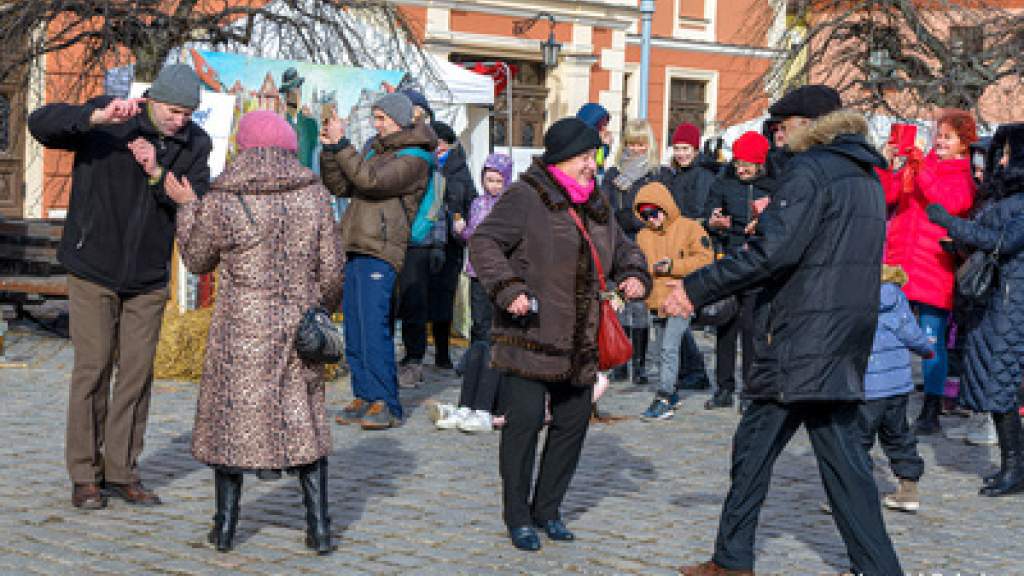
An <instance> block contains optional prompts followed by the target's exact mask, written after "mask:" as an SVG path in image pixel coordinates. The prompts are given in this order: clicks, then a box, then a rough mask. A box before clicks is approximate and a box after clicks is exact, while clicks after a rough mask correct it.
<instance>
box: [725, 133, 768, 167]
mask: <svg viewBox="0 0 1024 576" xmlns="http://www.w3.org/2000/svg"><path fill="white" fill-rule="evenodd" d="M770 147H771V145H770V144H768V139H767V138H765V137H764V136H761V135H760V134H758V133H757V132H754V131H750V132H744V133H743V134H742V135H741V136H740V137H739V138H737V139H736V141H735V142H733V143H732V159H733V160H742V161H743V162H752V163H754V164H764V163H765V161H766V160H768V149H769V148H770Z"/></svg>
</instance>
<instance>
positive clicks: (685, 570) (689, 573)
mask: <svg viewBox="0 0 1024 576" xmlns="http://www.w3.org/2000/svg"><path fill="white" fill-rule="evenodd" d="M679 574H680V575H681V576H754V571H753V570H730V569H728V568H722V567H721V566H719V565H718V564H715V561H714V560H708V561H707V562H703V563H701V564H694V565H692V566H683V567H682V568H680V569H679Z"/></svg>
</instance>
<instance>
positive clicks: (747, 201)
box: [704, 165, 775, 252]
mask: <svg viewBox="0 0 1024 576" xmlns="http://www.w3.org/2000/svg"><path fill="white" fill-rule="evenodd" d="M774 192H775V178H774V177H773V176H771V175H770V174H767V173H766V174H762V175H761V176H758V177H757V178H755V179H753V180H750V181H748V182H744V181H742V180H740V179H739V178H738V177H737V176H736V168H734V167H733V166H732V165H729V166H728V167H726V168H725V171H724V172H723V173H722V174H721V175H719V176H718V178H716V179H715V182H714V184H712V185H711V194H709V195H708V200H707V204H706V205H705V207H704V213H705V214H707V215H708V216H710V215H711V212H713V211H714V210H715V209H716V208H721V209H722V213H723V214H724V215H726V216H729V217H730V218H731V219H732V226H731V227H730V228H729V229H728V230H720V229H711V232H712V233H713V234H715V235H716V236H718V237H719V238H721V239H722V240H723V241H724V243H725V248H726V251H727V252H729V251H732V250H738V249H739V248H741V247H742V246H743V245H744V244H746V243H747V234H746V232H745V230H746V227H747V224H749V223H750V221H751V219H753V217H754V209H753V207H752V206H751V202H753V201H754V200H757V199H759V198H764V197H765V196H771V195H772V194H773V193H774Z"/></svg>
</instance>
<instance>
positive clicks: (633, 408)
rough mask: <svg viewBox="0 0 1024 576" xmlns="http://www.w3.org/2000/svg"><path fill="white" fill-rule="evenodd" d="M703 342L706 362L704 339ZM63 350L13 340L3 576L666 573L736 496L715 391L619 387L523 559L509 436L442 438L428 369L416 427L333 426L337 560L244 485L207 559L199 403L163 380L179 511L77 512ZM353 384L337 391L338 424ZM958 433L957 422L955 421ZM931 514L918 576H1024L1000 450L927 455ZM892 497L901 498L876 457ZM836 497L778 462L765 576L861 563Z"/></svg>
mask: <svg viewBox="0 0 1024 576" xmlns="http://www.w3.org/2000/svg"><path fill="white" fill-rule="evenodd" d="M702 346H703V347H704V349H705V350H709V349H710V341H709V340H707V339H704V340H703V341H702ZM72 357H73V353H72V349H71V347H70V344H69V343H68V342H67V341H64V340H60V339H56V338H49V337H44V336H41V335H39V334H37V333H31V332H30V331H28V330H27V329H26V328H24V327H23V328H21V329H20V330H19V331H15V332H14V333H11V334H8V357H7V359H8V360H9V361H19V360H20V361H23V362H26V363H27V365H28V366H27V367H26V368H4V369H2V370H0V389H2V396H0V397H2V399H3V400H2V407H0V425H2V427H3V431H4V432H3V443H2V446H0V460H2V462H0V533H2V534H3V535H4V536H3V537H2V538H0V574H132V575H135V574H285V573H289V574H296V573H308V574H423V575H438V574H672V573H674V568H675V567H677V566H679V565H681V564H683V563H686V562H693V561H701V560H704V559H706V558H707V557H709V555H710V552H711V548H712V544H713V541H714V536H715V529H716V526H717V519H718V514H719V510H720V507H721V504H722V500H723V498H724V495H725V490H726V487H727V482H728V460H729V452H730V439H731V434H732V431H733V429H734V427H735V425H736V422H737V420H738V416H737V415H736V414H735V413H733V412H728V411H716V412H713V413H712V412H705V411H704V410H703V409H702V404H703V400H704V398H705V396H706V394H701V393H697V394H694V395H692V396H688V397H687V398H686V401H685V404H684V407H683V408H682V411H681V412H680V413H678V414H677V415H676V417H675V418H674V419H672V420H670V421H666V422H657V423H649V422H644V421H641V420H640V419H638V418H636V417H635V416H636V415H638V414H639V413H640V412H642V411H643V409H644V408H645V407H646V405H647V403H648V402H649V401H650V399H651V394H652V390H650V389H643V388H637V387H633V386H631V385H625V384H613V388H612V390H611V391H610V392H609V395H608V398H607V400H602V406H603V407H604V408H605V409H606V410H608V411H610V412H612V413H613V414H618V415H628V416H631V418H629V419H626V420H623V421H619V422H616V423H614V424H598V425H594V426H593V427H592V428H591V430H590V433H589V435H588V437H587V442H586V447H585V449H584V453H583V459H582V462H581V463H580V467H579V471H578V473H577V474H576V477H575V479H574V481H573V484H572V487H571V488H570V490H569V494H568V496H567V500H566V502H565V506H564V509H563V513H564V516H565V517H566V519H567V522H568V524H569V526H570V527H571V528H572V529H573V530H575V531H576V534H577V537H578V540H577V541H576V542H574V543H568V544H564V543H555V542H548V541H546V540H545V541H544V544H545V546H544V549H543V550H542V551H541V552H539V553H525V552H519V551H517V550H515V549H514V548H513V547H512V546H511V544H510V543H509V541H508V539H507V538H506V537H505V534H504V530H503V526H502V523H501V518H500V492H499V489H500V485H499V479H498V475H497V443H498V436H497V434H484V435H479V434H478V435H468V434H462V433H459V432H454V431H447V432H441V431H436V430H434V429H433V428H432V426H431V425H430V422H429V421H428V419H427V415H426V410H425V409H423V403H424V402H425V401H428V400H440V401H448V402H452V401H454V400H455V399H456V398H457V394H458V384H457V381H456V380H455V378H454V375H453V374H451V373H447V374H444V373H442V372H439V371H436V370H427V371H426V372H427V374H426V377H427V383H426V385H425V386H424V387H422V388H420V389H418V390H414V391H405V390H403V402H404V403H405V404H406V406H408V408H409V418H408V421H407V422H406V424H405V425H404V426H403V427H401V428H398V429H393V430H389V431H383V432H364V431H362V430H359V429H357V428H354V427H351V426H350V427H341V426H335V427H334V446H335V448H334V453H333V454H332V455H331V458H330V493H331V507H332V508H331V510H332V515H333V518H334V530H335V533H336V535H337V537H338V540H339V543H340V548H339V550H338V552H336V553H335V554H334V555H332V556H329V557H317V556H315V555H313V554H311V553H310V552H307V551H306V549H305V548H304V546H303V529H304V511H303V507H302V502H301V496H300V492H299V489H298V483H297V481H296V480H295V479H294V478H291V477H288V476H285V477H284V478H282V479H281V480H278V481H274V482H261V481H258V480H255V479H252V480H250V479H249V478H248V477H247V480H246V482H247V483H246V485H245V487H244V491H243V499H242V516H241V522H240V527H239V531H240V533H239V535H238V537H237V547H236V549H235V551H234V552H232V553H230V554H219V553H217V552H216V551H214V550H212V549H211V548H210V547H209V546H208V545H207V544H206V543H205V534H206V531H207V530H208V527H209V524H210V517H211V515H212V514H213V482H212V474H211V472H210V471H209V470H207V469H205V468H204V467H203V466H201V465H199V464H198V463H197V462H195V461H194V460H193V459H192V457H191V456H190V454H189V435H190V430H191V426H192V418H193V412H194V409H195V408H194V407H195V400H196V388H195V386H194V385H193V384H191V383H187V382H158V383H156V385H155V387H154V392H153V403H152V416H151V418H150V425H149V432H148V435H147V438H146V441H147V446H146V450H145V452H144V454H143V461H142V463H141V469H142V474H143V477H144V479H145V481H146V483H147V484H148V485H149V486H150V487H152V488H154V489H156V490H157V491H158V492H159V494H160V495H161V497H162V498H163V499H164V502H165V504H164V505H163V506H160V507H156V508H149V509H140V508H133V507H130V506H128V505H127V504H124V503H122V502H120V501H111V505H110V506H109V507H108V508H107V509H106V510H102V511H98V512H88V513H86V512H81V511H77V510H75V509H73V508H72V507H71V505H70V502H69V494H70V485H69V482H68V479H67V477H66V474H65V470H64V465H63V440H64V420H65V406H66V398H67V392H66V387H67V382H68V377H69V373H70V370H71V364H72ZM349 394H350V393H349V389H348V385H347V382H339V383H333V384H331V386H330V392H329V396H330V400H331V402H330V406H331V407H332V411H336V410H338V409H339V408H340V406H342V404H343V403H344V402H345V401H346V400H347V399H348V398H349ZM956 420H957V419H956V418H950V419H947V420H946V423H947V424H955V423H957V422H956ZM921 452H922V455H923V456H924V458H925V460H926V462H927V469H926V472H925V476H924V478H923V479H922V483H921V490H922V496H923V503H922V510H921V512H920V513H918V514H917V515H907V514H901V513H892V512H886V521H887V523H888V526H889V531H890V533H891V535H892V538H893V540H894V542H895V544H896V547H897V551H898V552H899V554H900V556H901V558H902V560H903V565H904V568H905V569H906V570H908V571H909V572H912V573H914V574H918V573H926V574H943V575H951V574H957V573H960V574H965V575H966V574H974V575H977V574H988V575H1004V574H1005V575H1010V574H1024V566H1022V565H1021V561H1020V558H1021V553H1022V551H1024V545H1022V544H1021V534H1024V497H1021V498H1009V499H989V498H983V497H979V496H977V489H978V487H979V484H980V479H979V476H980V475H981V474H983V473H986V472H988V471H989V470H991V469H992V467H993V462H995V461H996V458H997V454H996V449H995V448H978V447H969V446H966V445H964V444H958V443H954V442H952V441H949V440H945V439H940V438H935V439H931V438H930V439H926V440H924V441H923V443H922V444H921ZM874 456H875V459H876V463H878V464H879V466H877V467H876V470H877V472H876V476H877V478H878V480H879V486H880V488H881V489H882V490H890V489H892V488H893V487H894V483H893V480H892V478H891V477H890V476H889V473H888V469H887V468H886V467H885V466H882V465H881V458H882V456H881V454H880V453H879V452H877V449H876V453H875V455H874ZM823 500H824V494H823V491H822V488H821V485H820V481H819V478H818V474H817V471H816V465H815V463H814V458H813V455H812V453H811V451H810V446H809V443H808V442H807V438H806V435H805V434H803V433H802V432H801V433H798V435H797V437H796V438H795V439H794V441H793V442H792V443H791V445H790V446H789V448H788V449H787V450H786V452H785V453H784V454H783V456H782V457H781V458H780V460H779V462H778V464H777V466H776V469H775V475H774V479H773V483H772V489H771V492H770V493H769V494H768V500H767V504H766V506H765V507H764V510H763V512H762V514H761V523H760V528H759V531H758V542H757V548H758V566H757V568H758V572H759V573H763V574H830V573H831V574H834V573H838V572H842V571H843V570H844V569H845V568H846V567H847V566H848V564H847V563H846V561H845V559H844V553H843V546H842V543H841V541H840V539H839V536H838V533H837V532H836V529H835V527H834V525H833V522H832V520H831V518H830V517H829V516H827V515H824V514H823V513H821V512H820V510H819V503H820V502H822V501H823Z"/></svg>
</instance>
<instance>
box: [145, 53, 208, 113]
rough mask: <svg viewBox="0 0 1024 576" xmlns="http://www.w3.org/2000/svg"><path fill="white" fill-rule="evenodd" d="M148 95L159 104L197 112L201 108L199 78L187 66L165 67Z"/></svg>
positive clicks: (172, 65) (174, 65) (171, 65)
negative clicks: (181, 107)
mask: <svg viewBox="0 0 1024 576" xmlns="http://www.w3.org/2000/svg"><path fill="white" fill-rule="evenodd" d="M148 95H149V98H151V99H153V100H156V101H157V102H162V103H164V104H171V105H172V106H183V107H185V108H189V109H192V110H195V109H196V108H198V107H199V76H197V75H196V73H195V70H193V69H192V67H191V66H189V65H187V64H170V65H168V66H164V67H163V68H162V69H161V70H160V74H158V75H157V77H156V80H154V81H153V85H152V86H150V87H149V92H148Z"/></svg>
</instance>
